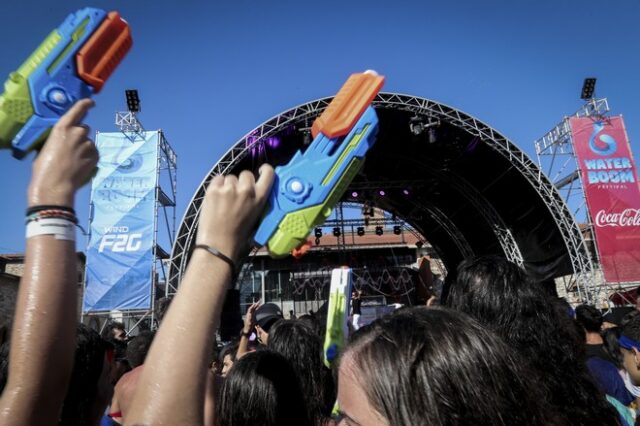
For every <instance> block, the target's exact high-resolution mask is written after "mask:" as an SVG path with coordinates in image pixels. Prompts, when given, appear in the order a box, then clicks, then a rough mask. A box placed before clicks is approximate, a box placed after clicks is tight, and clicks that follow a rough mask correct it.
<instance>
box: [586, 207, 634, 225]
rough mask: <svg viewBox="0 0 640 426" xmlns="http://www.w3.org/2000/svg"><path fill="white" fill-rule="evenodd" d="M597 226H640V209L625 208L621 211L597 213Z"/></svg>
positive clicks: (601, 211)
mask: <svg viewBox="0 0 640 426" xmlns="http://www.w3.org/2000/svg"><path fill="white" fill-rule="evenodd" d="M596 226H598V227H601V228H602V227H604V226H640V209H625V210H623V211H622V212H620V213H607V212H605V211H604V210H600V211H599V212H598V213H596Z"/></svg>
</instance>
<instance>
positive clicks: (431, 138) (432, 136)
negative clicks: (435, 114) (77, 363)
mask: <svg viewBox="0 0 640 426" xmlns="http://www.w3.org/2000/svg"><path fill="white" fill-rule="evenodd" d="M427 137H428V141H429V143H435V142H436V140H437V135H436V129H435V127H430V128H429V130H427Z"/></svg>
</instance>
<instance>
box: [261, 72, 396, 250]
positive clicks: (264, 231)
mask: <svg viewBox="0 0 640 426" xmlns="http://www.w3.org/2000/svg"><path fill="white" fill-rule="evenodd" d="M383 84H384V77H382V76H379V75H377V74H376V73H375V72H373V71H367V72H365V73H362V74H353V75H351V77H349V79H348V80H347V82H346V83H345V84H344V86H342V88H341V89H340V91H339V92H338V94H337V95H336V96H335V98H333V100H332V101H331V103H330V104H329V106H328V107H327V109H326V110H325V111H324V112H323V113H322V115H321V116H320V117H318V118H317V119H316V120H315V121H314V123H313V126H312V128H311V133H312V135H313V138H314V139H313V142H311V144H310V145H309V146H308V148H307V150H306V151H305V152H304V153H303V152H301V151H298V152H296V154H295V155H294V156H293V158H291V160H290V161H289V163H288V164H286V165H284V166H279V167H276V169H275V174H276V176H275V181H274V184H273V188H272V190H271V194H270V197H269V206H268V207H267V212H266V214H265V216H264V218H263V220H262V222H261V224H260V226H259V228H258V231H257V232H256V235H255V237H254V239H255V241H256V243H258V244H259V245H261V246H266V247H267V249H268V250H269V253H270V254H271V256H272V257H283V256H286V255H288V254H289V253H290V252H291V251H292V250H293V249H294V248H296V247H298V246H300V245H301V244H303V243H304V242H305V239H306V237H307V236H308V235H309V232H311V230H312V229H313V228H314V227H316V226H317V225H320V224H322V223H323V222H324V220H325V219H326V218H327V217H329V215H330V214H331V209H332V208H333V206H335V205H336V203H337V202H338V201H339V200H340V198H341V197H342V194H344V192H345V191H346V189H347V187H348V186H349V184H350V183H351V181H352V180H353V178H354V177H355V176H356V174H357V173H358V171H359V170H360V168H361V167H362V164H363V162H364V156H365V154H366V153H367V151H368V150H369V148H370V147H371V146H372V145H373V144H374V143H375V140H376V133H377V131H378V117H377V115H376V112H375V110H374V109H373V107H371V102H372V101H373V98H375V96H376V95H377V94H378V92H379V91H380V89H381V88H382V85H383Z"/></svg>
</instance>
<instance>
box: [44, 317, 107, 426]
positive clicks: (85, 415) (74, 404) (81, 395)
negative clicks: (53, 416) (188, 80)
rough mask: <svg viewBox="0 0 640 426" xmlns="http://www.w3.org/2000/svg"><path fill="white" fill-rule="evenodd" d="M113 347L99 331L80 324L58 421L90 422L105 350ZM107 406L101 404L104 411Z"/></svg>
mask: <svg viewBox="0 0 640 426" xmlns="http://www.w3.org/2000/svg"><path fill="white" fill-rule="evenodd" d="M111 348H112V346H111V344H109V343H108V342H107V341H105V340H104V339H102V338H101V337H100V335H99V334H98V333H97V332H96V331H94V330H92V329H90V328H89V327H87V326H85V325H83V324H78V326H77V329H76V352H75V356H74V361H73V371H72V373H71V380H70V381H69V387H68V389H67V395H66V396H65V398H64V402H63V403H62V413H61V414H60V422H59V423H58V424H59V425H74V426H75V425H87V424H91V422H92V421H93V419H91V418H90V416H91V415H92V412H91V410H92V408H93V406H94V404H95V400H96V398H97V390H98V381H99V379H100V374H101V373H102V369H103V368H104V355H105V351H106V350H107V349H111ZM52 368H55V366H52ZM105 407H106V404H105ZM105 407H103V408H102V410H103V411H104V408H105Z"/></svg>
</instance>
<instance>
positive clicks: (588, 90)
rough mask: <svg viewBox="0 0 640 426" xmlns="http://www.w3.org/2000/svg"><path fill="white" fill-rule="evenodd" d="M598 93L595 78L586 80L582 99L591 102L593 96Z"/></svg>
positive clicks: (583, 85) (583, 84)
mask: <svg viewBox="0 0 640 426" xmlns="http://www.w3.org/2000/svg"><path fill="white" fill-rule="evenodd" d="M595 91H596V79H595V77H588V78H585V79H584V83H582V93H581V94H580V99H584V100H585V101H586V100H589V99H593V94H594V92H595Z"/></svg>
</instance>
